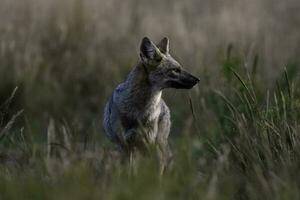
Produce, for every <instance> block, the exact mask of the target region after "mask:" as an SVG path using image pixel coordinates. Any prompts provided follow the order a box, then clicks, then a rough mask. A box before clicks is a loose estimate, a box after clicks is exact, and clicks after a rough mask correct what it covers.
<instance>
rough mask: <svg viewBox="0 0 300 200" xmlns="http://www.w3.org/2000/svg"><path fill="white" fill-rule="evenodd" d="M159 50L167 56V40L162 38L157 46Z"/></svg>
mask: <svg viewBox="0 0 300 200" xmlns="http://www.w3.org/2000/svg"><path fill="white" fill-rule="evenodd" d="M157 47H158V48H159V50H160V51H161V52H162V53H164V54H168V53H169V38H167V37H164V38H163V39H162V40H161V41H160V42H159V43H158V45H157Z"/></svg>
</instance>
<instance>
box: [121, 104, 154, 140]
mask: <svg viewBox="0 0 300 200" xmlns="http://www.w3.org/2000/svg"><path fill="white" fill-rule="evenodd" d="M159 114H160V111H159V110H153V111H152V112H144V113H140V112H136V113H133V112H131V114H128V113H126V114H125V113H124V114H123V115H122V114H121V121H122V125H123V127H124V130H125V138H126V137H129V136H130V137H132V136H133V137H136V136H137V134H141V135H142V136H143V137H146V139H147V140H148V141H149V142H151V143H154V142H155V140H156V137H157V134H158V120H159ZM128 130H130V131H128ZM127 134H128V135H127ZM132 134H134V135H132Z"/></svg>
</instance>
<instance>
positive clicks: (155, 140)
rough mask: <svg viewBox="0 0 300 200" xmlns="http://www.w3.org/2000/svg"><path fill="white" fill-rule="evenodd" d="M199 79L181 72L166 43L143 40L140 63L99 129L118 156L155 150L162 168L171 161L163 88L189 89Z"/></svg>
mask: <svg viewBox="0 0 300 200" xmlns="http://www.w3.org/2000/svg"><path fill="white" fill-rule="evenodd" d="M198 82H199V79H198V78H197V77H195V76H193V75H191V74H190V73H188V72H186V71H184V70H183V68H182V66H181V65H180V64H179V63H178V62H177V61H176V60H175V59H174V58H173V57H172V56H171V55H170V54H169V39H168V38H166V37H165V38H163V39H162V40H161V41H160V43H159V44H158V45H155V44H154V43H153V42H152V41H151V40H150V39H149V38H147V37H144V38H143V39H142V42H141V46H140V60H139V62H138V64H137V65H136V67H135V68H134V69H133V70H132V71H131V72H130V73H129V75H128V77H127V79H126V80H125V81H124V82H123V83H121V84H120V85H118V87H117V88H116V89H115V90H114V92H113V94H112V96H111V97H110V99H109V100H108V102H107V104H106V106H105V110H104V120H103V126H104V130H105V133H106V135H107V136H108V138H109V139H110V140H111V141H112V142H113V143H115V144H116V145H117V146H118V147H119V149H120V150H121V151H122V152H125V153H129V154H131V153H132V152H133V151H135V149H139V150H142V151H143V150H145V148H146V147H147V145H148V144H155V145H157V146H158V147H159V148H157V149H158V150H159V157H160V160H161V164H162V167H164V166H165V165H166V164H167V162H168V161H169V159H170V157H171V151H170V149H169V145H168V136H169V132H170V126H171V121H170V110H169V108H168V106H167V105H166V103H165V102H164V100H163V99H162V97H161V95H162V90H163V89H165V88H176V89H190V88H192V87H193V86H194V85H196V84H197V83H198Z"/></svg>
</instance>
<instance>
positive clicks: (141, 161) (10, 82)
mask: <svg viewBox="0 0 300 200" xmlns="http://www.w3.org/2000/svg"><path fill="white" fill-rule="evenodd" d="M299 6H300V4H299V2H298V0H288V1H284V2H278V1H275V3H274V0H273V1H272V0H263V1H261V0H253V1H247V2H240V1H237V0H230V1H220V0H212V1H198V0H186V1H179V0H178V1H158V0H155V1H151V2H149V1H146V0H139V1H138V0H126V1H117V0H111V1H104V0H88V1H83V0H65V1H59V0H52V1H47V0H23V1H16V0H15V1H14V0H2V1H1V2H0V24H1V25H0V199H153V198H154V199H299V197H300V190H299V188H300V182H299V180H298V178H297V175H298V172H299V170H298V169H299V165H300V154H299V152H300V141H299V139H300V137H299V128H300V126H299V119H300V118H299V114H300V90H299V84H300V78H299V62H300V60H299V56H298V55H299V53H300V34H299V33H300V14H299V12H298V10H299ZM145 35H147V36H149V37H150V38H152V39H153V40H154V41H155V40H157V41H158V40H160V39H161V38H162V37H163V36H168V37H169V38H170V41H171V53H172V54H173V55H174V57H175V58H176V59H178V60H179V61H180V62H181V63H182V65H183V66H184V67H185V68H186V69H187V70H189V71H191V72H193V73H194V74H196V75H198V76H199V77H200V78H201V82H200V84H199V85H198V86H197V87H196V88H194V89H192V90H190V91H181V90H167V91H166V92H165V94H164V98H165V99H166V102H167V104H168V105H169V107H170V109H171V114H172V122H173V123H172V130H171V138H170V142H171V148H172V150H173V152H174V155H175V156H174V161H173V165H172V166H171V167H170V169H169V170H168V171H167V172H166V174H164V176H163V177H159V176H158V166H157V160H156V158H155V156H149V157H142V156H139V155H137V157H136V158H135V160H134V164H133V166H132V165H130V164H129V163H127V162H124V161H123V160H122V159H121V158H120V157H119V155H118V153H117V152H115V151H114V150H113V147H112V146H111V144H110V143H109V142H108V141H107V139H106V138H105V137H104V135H103V130H102V126H101V124H102V112H103V106H104V104H105V102H106V101H107V98H108V97H109V95H111V93H112V91H113V88H115V87H116V86H117V84H118V83H120V82H121V81H123V80H124V79H125V77H126V75H127V74H128V72H129V71H130V70H131V69H132V68H133V67H134V65H135V64H136V62H137V60H138V49H139V42H140V40H141V38H142V37H143V36H145Z"/></svg>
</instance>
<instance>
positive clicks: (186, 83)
mask: <svg viewBox="0 0 300 200" xmlns="http://www.w3.org/2000/svg"><path fill="white" fill-rule="evenodd" d="M199 81H200V79H199V78H197V77H195V76H193V75H192V74H190V73H188V72H187V71H183V70H182V71H180V73H178V75H177V77H176V78H173V79H171V80H168V81H167V85H168V87H170V88H176V89H191V88H192V87H194V86H195V85H196V84H197V83H199Z"/></svg>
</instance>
